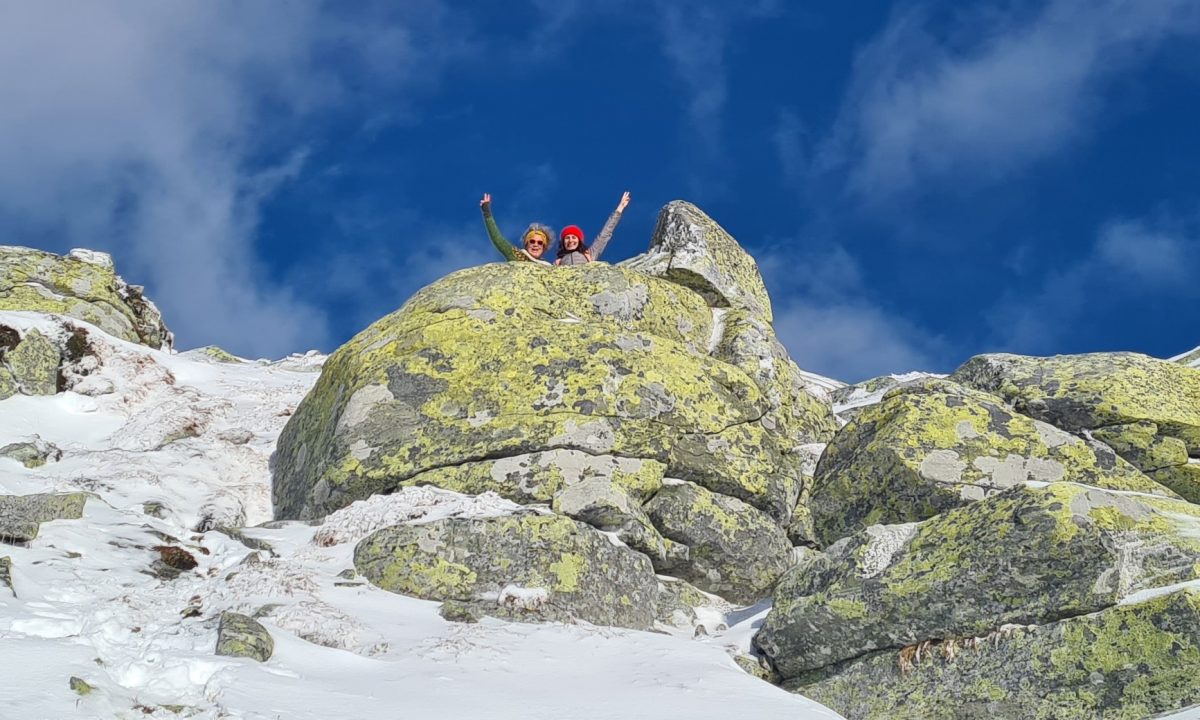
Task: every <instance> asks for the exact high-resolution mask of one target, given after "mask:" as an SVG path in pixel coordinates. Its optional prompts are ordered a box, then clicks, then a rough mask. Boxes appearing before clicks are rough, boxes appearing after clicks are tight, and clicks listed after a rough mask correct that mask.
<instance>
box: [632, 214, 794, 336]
mask: <svg viewBox="0 0 1200 720" xmlns="http://www.w3.org/2000/svg"><path fill="white" fill-rule="evenodd" d="M622 265H624V266H626V267H630V268H633V269H635V270H638V271H639V272H643V273H646V274H648V275H657V276H659V277H664V278H667V279H669V280H671V281H672V282H676V283H678V284H680V285H683V286H685V287H689V288H692V289H693V290H695V291H696V292H698V293H699V294H700V295H702V296H703V297H704V298H705V299H706V300H707V301H708V302H709V304H710V305H712V306H713V307H729V308H740V309H743V310H747V311H749V312H750V314H751V316H752V317H755V318H759V319H761V320H764V321H766V322H768V323H769V322H771V320H772V313H771V298H770V296H768V295H767V288H766V286H765V285H764V284H763V280H762V275H761V274H760V273H759V271H758V265H757V264H755V262H754V259H753V258H752V257H750V255H749V254H747V253H746V251H745V250H743V249H742V248H741V246H740V245H738V243H737V241H736V240H734V239H733V237H731V236H730V235H729V233H728V232H726V231H725V229H724V228H722V227H721V226H720V225H718V224H717V223H716V221H714V220H713V219H712V218H710V217H709V216H708V215H706V214H705V213H704V212H703V211H702V210H700V208H698V207H696V206H695V205H693V204H691V203H689V202H684V201H683V200H674V201H672V202H670V203H668V204H667V206H666V207H664V208H663V209H662V211H661V212H660V213H659V214H658V224H657V226H656V227H655V229H654V235H653V236H652V237H651V240H650V249H649V250H648V251H647V252H646V253H645V254H643V255H639V256H637V257H634V258H630V259H629V260H626V261H625V262H623V263H622Z"/></svg>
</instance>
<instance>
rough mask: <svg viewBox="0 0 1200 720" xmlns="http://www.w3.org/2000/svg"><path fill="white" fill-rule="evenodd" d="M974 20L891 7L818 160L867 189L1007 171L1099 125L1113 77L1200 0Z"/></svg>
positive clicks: (1110, 3) (1112, 3)
mask: <svg viewBox="0 0 1200 720" xmlns="http://www.w3.org/2000/svg"><path fill="white" fill-rule="evenodd" d="M967 20H968V22H963V23H960V24H959V25H957V26H955V27H954V29H953V30H952V31H951V32H941V33H940V36H935V33H934V32H933V31H932V30H931V22H930V21H929V16H928V13H926V12H924V11H923V10H921V9H919V8H918V9H917V10H912V9H910V10H908V11H907V12H904V13H901V14H898V15H896V16H895V17H893V19H892V20H891V21H890V23H889V24H888V26H887V28H886V29H885V30H884V31H883V32H882V33H881V35H880V36H879V37H878V38H876V39H875V40H874V41H872V42H871V43H870V44H869V45H867V46H866V47H865V48H864V49H863V50H862V51H861V52H860V53H859V55H858V57H857V60H856V63H855V68H854V79H853V81H852V83H851V89H850V91H849V92H848V94H847V97H846V99H845V101H844V104H843V108H842V111H841V114H840V116H839V119H838V120H837V122H836V123H835V127H834V130H833V131H832V133H831V136H830V137H829V138H828V139H827V140H826V141H825V142H824V143H823V144H822V146H821V148H820V149H819V151H818V163H817V169H818V170H819V171H825V172H829V171H839V172H840V171H844V172H846V173H847V174H848V181H849V183H850V187H851V188H852V189H853V190H855V191H856V192H858V193H860V194H861V195H863V196H865V197H868V198H872V197H886V196H887V195H890V194H892V193H896V192H903V191H907V190H912V189H913V188H914V187H918V186H919V185H920V184H921V183H924V182H928V181H936V180H954V181H955V182H959V183H961V182H969V183H986V182H990V181H995V180H998V179H1001V178H1004V177H1006V176H1009V175H1011V174H1013V173H1015V172H1018V171H1020V170H1022V169H1024V168H1025V167H1027V166H1028V165H1029V164H1031V163H1034V162H1037V161H1039V160H1042V159H1044V158H1046V157H1049V156H1052V155H1054V154H1056V153H1058V152H1060V151H1061V150H1062V149H1064V148H1067V147H1069V146H1071V145H1072V144H1074V143H1078V142H1082V141H1083V140H1085V139H1086V138H1087V137H1088V135H1089V134H1090V133H1092V132H1094V131H1095V129H1096V128H1097V126H1098V125H1099V124H1100V122H1101V121H1100V120H1098V117H1097V116H1099V115H1100V114H1101V113H1103V112H1104V111H1105V110H1106V109H1107V108H1108V98H1106V92H1107V90H1108V89H1109V87H1110V84H1111V81H1112V80H1113V79H1114V78H1116V77H1117V76H1119V75H1120V74H1122V73H1124V72H1126V71H1127V70H1129V69H1131V68H1133V67H1135V66H1137V65H1138V64H1140V63H1143V62H1145V61H1146V59H1147V58H1148V57H1150V56H1151V54H1152V53H1153V51H1154V50H1156V49H1157V48H1158V47H1160V46H1161V45H1162V44H1163V42H1164V41H1166V40H1168V39H1171V38H1173V37H1180V36H1192V37H1194V36H1195V35H1197V33H1200V5H1197V4H1196V3H1195V2H1193V1H1192V0H1050V1H1049V2H1047V3H1046V4H1044V5H1041V6H1039V10H1038V11H1037V12H1036V13H1034V14H1029V13H1023V14H1022V13H1004V12H1002V11H1000V10H998V9H997V8H995V7H994V6H993V7H989V8H988V9H987V11H986V12H975V13H970V14H969V15H968V16H967Z"/></svg>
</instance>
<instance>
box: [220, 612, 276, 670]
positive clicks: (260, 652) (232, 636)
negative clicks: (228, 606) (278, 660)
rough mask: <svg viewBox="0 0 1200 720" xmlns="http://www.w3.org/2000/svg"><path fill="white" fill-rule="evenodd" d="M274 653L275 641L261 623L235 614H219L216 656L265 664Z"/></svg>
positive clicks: (247, 616) (246, 616)
mask: <svg viewBox="0 0 1200 720" xmlns="http://www.w3.org/2000/svg"><path fill="white" fill-rule="evenodd" d="M274 652H275V641H274V640H273V639H272V638H271V633H270V632H268V631H267V629H266V628H265V627H263V625H262V623H260V622H259V621H257V620H255V619H254V618H252V617H250V616H249V615H242V614H240V613H235V612H228V611H227V612H223V613H221V623H220V626H219V627H218V628H217V649H216V653H217V654H218V655H225V656H228V657H242V658H250V659H251V660H257V661H258V662H266V661H267V660H270V659H271V655H272V654H274Z"/></svg>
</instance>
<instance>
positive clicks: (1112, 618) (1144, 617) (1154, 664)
mask: <svg viewBox="0 0 1200 720" xmlns="http://www.w3.org/2000/svg"><path fill="white" fill-rule="evenodd" d="M1197 676H1200V590H1197V589H1194V588H1192V589H1185V590H1180V591H1177V592H1173V593H1169V594H1164V595H1162V596H1160V597H1156V598H1153V599H1149V600H1146V601H1145V602H1141V603H1137V604H1130V605H1119V606H1115V607H1110V608H1107V609H1105V610H1103V611H1102V612H1099V613H1092V614H1087V615H1080V616H1077V617H1071V618H1066V619H1063V620H1060V621H1058V622H1052V623H1048V624H1044V625H1034V626H1012V627H1008V628H1003V629H1001V630H998V631H997V632H994V633H990V634H988V635H986V636H983V637H965V638H941V639H938V640H937V641H933V642H929V643H923V644H921V645H919V646H913V647H908V648H903V649H892V650H885V651H880V652H876V653H871V654H868V655H864V656H862V657H860V658H855V659H852V660H848V661H846V662H844V663H840V664H837V665H831V666H829V667H826V668H823V669H821V670H817V671H814V672H812V673H809V674H807V675H804V676H802V677H798V678H794V679H792V680H790V681H787V682H785V684H784V687H785V688H787V689H789V690H793V691H795V692H799V693H801V694H803V695H804V696H805V697H808V698H811V699H813V700H816V701H817V702H820V703H823V704H825V705H827V706H828V707H830V708H832V709H834V710H836V711H838V712H840V713H841V714H842V715H844V716H845V717H847V718H849V719H851V720H891V719H893V718H921V719H922V720H959V719H960V718H964V717H994V718H1030V719H1031V720H1142V719H1143V718H1148V717H1152V716H1153V717H1158V716H1159V715H1160V714H1165V713H1169V712H1173V711H1178V710H1182V709H1184V708H1187V707H1190V706H1193V705H1195V704H1196V703H1198V702H1200V685H1198V684H1197V683H1196V677H1197Z"/></svg>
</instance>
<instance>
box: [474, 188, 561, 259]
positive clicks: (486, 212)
mask: <svg viewBox="0 0 1200 720" xmlns="http://www.w3.org/2000/svg"><path fill="white" fill-rule="evenodd" d="M479 209H480V210H481V211H482V212H483V226H484V227H485V228H487V234H488V238H489V239H490V240H491V241H492V244H493V245H495V246H496V249H497V250H499V251H500V254H501V255H503V256H504V259H505V260H508V261H509V262H536V263H544V264H546V265H549V264H550V263H549V262H547V261H545V260H542V259H540V258H535V257H533V256H532V255H530V254H529V253H528V252H526V251H525V249H524V248H518V247H514V246H513V244H512V243H510V242H509V241H508V240H506V239H505V238H504V234H503V233H501V232H500V228H499V227H498V226H497V225H496V219H495V218H493V217H492V204H491V203H486V204H484V205H480V206H479ZM535 230H536V231H537V232H540V233H541V234H542V235H545V236H546V250H547V251H549V250H550V241H551V240H553V239H554V231H553V230H551V229H550V228H549V227H548V226H546V225H542V224H541V223H530V225H529V227H527V228H525V232H523V233H521V238H522V239H524V238H525V236H526V235H528V234H529V233H531V232H533V231H535Z"/></svg>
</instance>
